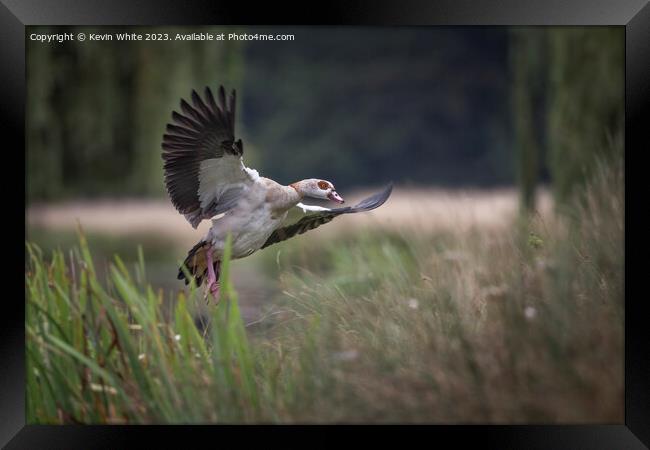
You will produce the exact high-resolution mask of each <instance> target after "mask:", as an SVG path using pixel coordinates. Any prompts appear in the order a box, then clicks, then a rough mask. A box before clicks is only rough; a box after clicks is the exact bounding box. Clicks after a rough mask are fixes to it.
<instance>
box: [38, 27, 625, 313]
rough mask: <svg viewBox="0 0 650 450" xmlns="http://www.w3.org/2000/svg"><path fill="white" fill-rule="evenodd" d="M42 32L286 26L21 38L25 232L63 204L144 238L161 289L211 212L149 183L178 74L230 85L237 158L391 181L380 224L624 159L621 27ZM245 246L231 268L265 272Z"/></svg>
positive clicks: (56, 231) (517, 205)
mask: <svg viewBox="0 0 650 450" xmlns="http://www.w3.org/2000/svg"><path fill="white" fill-rule="evenodd" d="M55 32H58V33H61V32H72V33H74V34H76V33H78V32H85V33H92V32H94V33H118V32H139V33H147V32H148V33H169V34H170V35H172V36H175V34H176V33H181V34H190V33H200V32H210V33H212V34H219V33H226V35H227V34H228V33H233V32H236V33H250V34H253V33H272V34H276V33H280V32H281V33H283V34H292V35H294V36H295V38H294V40H291V41H273V42H271V41H232V40H231V41H228V40H227V41H176V40H172V41H139V42H132V41H117V40H115V39H114V40H113V41H90V40H86V41H84V42H79V41H72V42H65V43H56V42H53V43H49V44H47V43H41V42H38V41H32V40H28V41H27V43H28V47H27V57H28V66H27V83H28V95H27V177H26V180H27V181H26V192H27V203H28V206H27V211H26V214H27V238H28V239H29V240H32V241H34V242H37V243H40V244H41V245H43V246H44V247H45V248H54V247H56V246H61V247H64V248H65V247H66V246H67V245H72V244H73V243H74V242H76V236H75V231H74V230H75V227H76V223H77V220H78V221H79V222H80V223H81V225H82V226H83V227H84V229H85V231H86V232H87V233H89V235H90V239H91V242H93V243H95V244H96V247H97V251H98V253H97V254H99V255H104V256H105V259H110V258H111V257H112V254H113V253H120V254H121V255H122V256H123V257H125V258H126V259H127V260H130V259H133V260H135V258H136V254H137V252H136V243H139V244H142V245H143V246H144V249H145V254H146V255H147V257H148V258H147V259H148V260H149V265H150V274H151V277H152V282H153V283H154V285H155V286H157V287H162V288H164V289H169V290H176V289H181V288H182V285H181V284H180V282H178V281H177V280H176V279H175V276H174V275H175V273H176V272H175V270H176V265H177V263H178V261H179V260H182V258H183V257H184V255H185V252H186V251H187V249H188V248H190V246H192V245H193V244H194V243H195V242H197V241H198V240H199V239H200V238H201V237H202V235H203V233H205V232H206V231H207V227H208V226H209V225H208V223H206V222H204V223H203V224H202V225H201V227H200V228H199V231H195V230H193V229H192V228H191V227H189V225H188V224H187V223H186V222H185V221H184V219H183V218H182V217H181V216H180V215H179V214H178V213H176V211H175V210H174V209H173V207H172V205H171V202H169V200H168V198H167V196H166V193H165V190H164V185H163V173H162V159H161V147H160V143H161V138H162V134H163V133H164V129H165V125H166V123H167V122H168V121H169V120H170V117H171V112H172V110H174V109H179V101H180V99H181V98H188V96H189V94H190V92H191V90H192V89H197V90H201V89H203V87H204V86H210V87H212V88H213V89H216V88H217V87H218V86H219V85H220V84H223V85H225V86H226V87H227V88H228V89H237V92H238V105H237V107H238V109H237V114H238V117H237V123H236V134H237V135H238V136H239V137H242V138H243V141H244V145H245V163H246V164H247V165H248V166H249V167H253V168H256V169H257V170H259V171H260V173H261V174H263V175H264V176H267V177H270V178H272V179H275V180H277V181H278V182H281V183H284V184H288V183H291V182H293V181H297V180H299V179H302V178H310V177H318V178H324V179H328V180H331V181H333V182H334V183H335V184H336V186H337V189H338V190H339V192H341V193H342V195H344V197H345V198H346V199H348V200H355V199H359V198H360V196H361V195H362V194H366V193H368V192H369V191H370V190H372V189H376V188H378V187H380V186H382V185H384V184H386V183H387V182H389V181H393V182H394V183H396V185H397V187H398V188H397V189H396V190H395V192H394V194H393V198H392V199H391V201H390V202H389V203H388V204H387V205H386V206H385V207H383V208H382V209H380V210H378V211H377V212H376V213H374V215H373V218H374V220H375V222H380V223H382V224H384V225H385V224H386V223H393V224H395V226H396V227H397V228H399V225H400V221H402V222H409V221H410V222H411V223H413V222H417V223H419V224H420V225H421V226H424V227H429V228H431V227H433V228H445V227H456V226H458V223H459V222H460V223H467V224H468V226H470V225H473V224H475V223H476V224H478V226H493V225H495V224H506V223H509V221H510V219H511V218H512V217H513V216H514V215H516V214H517V212H518V211H520V209H521V208H523V209H525V210H529V211H548V210H549V209H550V208H552V207H551V204H552V203H555V205H556V207H561V204H562V202H563V201H565V200H566V199H567V198H568V197H569V196H570V193H571V191H572V189H573V188H574V187H575V186H576V185H579V184H580V183H582V182H583V181H584V179H586V178H587V177H588V176H589V173H590V170H591V166H592V165H593V164H594V162H595V161H596V160H597V159H598V158H599V156H602V155H605V156H607V155H610V156H611V155H612V154H613V155H614V156H621V157H622V154H621V153H622V152H621V149H622V144H621V143H620V142H619V145H614V144H612V142H614V141H617V140H621V139H622V130H623V86H624V83H623V36H624V35H623V29H622V28H620V27H619V28H617V27H580V28H571V27H560V28H553V27H538V28H531V27H529V28H508V27H466V28H462V27H453V28H445V27H438V28H425V27H411V28H408V27H392V28H350V27H288V28H282V29H279V28H262V27H254V28H236V27H194V28H182V27H172V28H169V27H167V28H164V27H163V28H138V27H121V28H115V27H94V28H87V27H86V28H84V27H56V28H53V27H49V28H48V27H31V28H30V29H29V33H55ZM553 200H555V202H553ZM368 220H370V219H368V218H367V217H355V219H354V220H347V222H349V223H348V224H347V225H353V224H358V223H366V222H368ZM364 221H365V222H364ZM477 221H478V222H477ZM341 222H343V221H341ZM335 225H340V224H336V223H335V224H333V225H332V227H334V226H335ZM328 227H330V226H328ZM322 232H323V233H325V232H326V231H325V230H322ZM256 258H259V256H258V255H256V256H255V257H253V258H251V259H250V261H247V262H246V263H243V264H241V265H240V266H239V271H240V272H241V273H238V272H236V273H235V276H238V275H239V279H240V280H250V279H257V277H251V273H257V274H258V276H259V277H260V278H263V277H264V273H259V271H258V270H257V268H258V266H259V265H260V264H258V262H257V261H256ZM239 284H240V287H241V288H242V289H244V290H246V289H249V288H250V283H248V282H243V281H241V282H240V283H239ZM253 284H254V283H253ZM264 284H265V285H267V286H269V285H271V286H272V283H264ZM266 297H267V294H266V292H265V291H264V290H262V291H257V290H255V289H253V291H252V292H250V293H249V295H248V296H245V298H249V299H251V302H252V303H253V304H254V303H256V302H264V301H265V299H266ZM252 299H256V301H253V300H252ZM254 310H255V309H254V308H253V311H254Z"/></svg>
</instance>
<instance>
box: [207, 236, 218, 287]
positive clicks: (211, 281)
mask: <svg viewBox="0 0 650 450" xmlns="http://www.w3.org/2000/svg"><path fill="white" fill-rule="evenodd" d="M206 259H207V260H208V290H209V291H210V293H211V294H212V296H213V297H214V298H215V299H216V298H217V296H218V295H219V283H218V282H217V280H218V276H219V265H220V262H219V261H217V262H216V264H217V272H216V273H215V271H214V261H213V260H212V247H208V250H207V251H206Z"/></svg>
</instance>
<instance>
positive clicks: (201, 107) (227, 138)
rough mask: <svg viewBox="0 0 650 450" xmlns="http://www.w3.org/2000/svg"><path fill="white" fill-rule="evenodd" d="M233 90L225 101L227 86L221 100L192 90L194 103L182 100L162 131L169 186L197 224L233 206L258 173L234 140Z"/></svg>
mask: <svg viewBox="0 0 650 450" xmlns="http://www.w3.org/2000/svg"><path fill="white" fill-rule="evenodd" d="M235 101H236V93H235V91H234V90H233V91H232V93H231V94H230V96H229V98H228V102H226V93H225V90H224V88H223V86H221V87H219V96H218V101H215V99H214V96H213V95H212V91H210V88H208V87H206V88H205V95H204V98H201V97H200V96H199V95H198V94H197V93H196V91H192V105H190V104H189V103H188V102H186V101H185V100H181V104H180V106H181V111H182V114H181V113H178V112H176V111H174V112H173V113H172V119H173V122H174V123H169V124H167V132H166V133H165V134H164V135H163V142H162V148H163V152H162V158H163V160H164V171H165V188H166V189H167V193H168V194H169V197H170V198H171V201H172V203H173V205H174V207H175V208H176V209H177V210H178V212H180V213H181V214H183V215H184V216H185V218H186V219H187V220H188V221H189V222H190V224H191V225H192V226H193V227H194V228H196V227H197V226H198V224H199V223H200V222H201V220H203V219H209V218H211V217H213V216H215V215H217V214H220V213H222V212H226V211H227V210H229V209H231V208H233V207H234V206H235V205H236V204H237V201H238V200H239V198H240V197H241V196H242V194H243V193H244V192H245V190H246V188H247V187H248V186H249V185H250V184H252V183H253V182H254V180H255V178H256V177H257V173H256V172H255V171H253V170H250V169H247V168H246V167H245V166H244V163H243V161H242V155H243V153H244V148H243V144H242V142H241V139H239V140H237V141H235Z"/></svg>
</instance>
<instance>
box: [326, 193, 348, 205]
mask: <svg viewBox="0 0 650 450" xmlns="http://www.w3.org/2000/svg"><path fill="white" fill-rule="evenodd" d="M327 198H329V199H330V200H332V201H333V202H336V203H345V200H343V199H342V198H341V196H340V195H339V194H337V193H336V191H332V192H330V193H329V194H328V195H327Z"/></svg>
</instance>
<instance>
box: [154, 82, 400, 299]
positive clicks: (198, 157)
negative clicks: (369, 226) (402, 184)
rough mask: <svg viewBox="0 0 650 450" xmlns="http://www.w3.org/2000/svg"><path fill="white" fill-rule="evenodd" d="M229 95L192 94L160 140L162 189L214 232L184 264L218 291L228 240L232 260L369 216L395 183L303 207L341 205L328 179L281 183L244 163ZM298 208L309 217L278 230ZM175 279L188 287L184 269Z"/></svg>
mask: <svg viewBox="0 0 650 450" xmlns="http://www.w3.org/2000/svg"><path fill="white" fill-rule="evenodd" d="M235 100H236V94H235V91H234V90H233V91H232V93H231V94H230V95H229V98H228V101H227V102H226V93H225V90H224V88H223V86H221V87H220V88H219V96H218V99H217V101H215V98H214V97H213V95H212V92H211V91H210V88H208V87H206V88H205V95H204V98H201V97H200V96H199V95H198V94H197V93H196V91H192V105H190V104H189V103H188V102H187V101H185V100H183V99H181V103H180V107H181V111H182V113H178V112H176V111H173V112H172V119H173V122H174V123H169V124H167V128H166V133H165V134H164V135H163V141H162V149H163V151H162V158H163V160H164V171H165V188H166V189H167V193H168V194H169V197H170V198H171V201H172V203H173V205H174V206H175V207H176V209H177V210H178V211H179V212H180V213H181V214H183V215H184V216H185V218H186V219H187V220H188V222H189V223H190V224H191V225H192V227H193V228H195V229H196V228H197V226H198V225H199V223H200V222H201V221H202V220H204V219H212V227H211V228H210V230H209V231H208V233H207V234H206V236H205V237H204V238H203V239H201V241H199V242H198V243H197V244H196V245H195V246H194V247H193V248H192V249H191V250H190V251H189V253H188V255H187V258H186V259H185V262H184V266H185V267H186V268H187V270H188V272H189V273H190V274H191V276H192V277H193V278H194V279H195V280H196V285H197V286H200V285H201V283H202V281H203V279H204V278H205V275H206V272H207V276H208V278H207V286H208V290H206V295H207V292H208V291H209V292H211V293H212V294H213V295H214V296H216V295H217V292H218V290H219V284H218V280H219V264H220V260H221V257H222V255H223V251H224V246H225V242H226V237H227V235H228V233H230V234H231V236H232V251H231V255H232V259H238V258H243V257H245V256H249V255H251V254H252V253H254V252H256V251H257V250H259V249H262V248H265V247H268V246H269V245H272V244H275V243H277V242H281V241H284V240H286V239H289V238H291V237H293V236H295V235H297V234H302V233H305V232H306V231H308V230H312V229H314V228H316V227H318V226H320V225H323V224H325V223H328V222H330V221H331V220H332V219H334V218H335V217H337V216H339V215H341V214H349V213H356V212H362V211H369V210H371V209H374V208H377V207H378V206H380V205H382V204H383V203H384V202H385V201H386V199H388V197H389V196H390V193H391V190H392V184H389V185H388V186H387V187H386V188H385V189H384V190H383V191H382V192H379V193H377V194H375V195H373V196H371V197H368V198H366V199H365V200H363V201H361V202H360V203H358V204H357V205H356V206H352V207H349V206H348V207H344V208H335V209H330V208H323V207H320V206H310V205H305V204H303V203H302V202H301V201H302V200H303V199H304V198H305V197H311V198H317V199H329V200H331V201H333V202H336V203H344V201H343V199H342V198H341V196H340V195H339V194H338V193H337V192H336V190H335V189H334V185H333V184H332V183H330V182H329V181H326V180H320V179H316V178H309V179H306V180H302V181H298V182H296V183H292V184H290V185H288V186H283V185H281V184H279V183H276V182H275V181H273V180H271V179H269V178H264V177H261V176H260V175H259V174H258V172H257V171H256V170H253V169H250V168H248V167H246V166H244V163H243V160H242V155H243V153H244V146H243V144H242V141H241V139H237V140H235ZM293 207H298V208H301V209H302V210H303V213H307V212H311V213H312V214H309V215H306V216H304V217H302V218H301V219H300V220H298V221H297V222H296V223H294V224H292V225H289V226H281V225H282V222H283V220H284V219H285V218H286V217H287V213H288V211H289V210H290V209H291V208H293ZM178 279H179V280H185V284H188V283H189V281H190V280H189V279H188V278H187V277H186V275H185V272H184V271H183V268H182V267H181V269H179V271H178Z"/></svg>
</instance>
